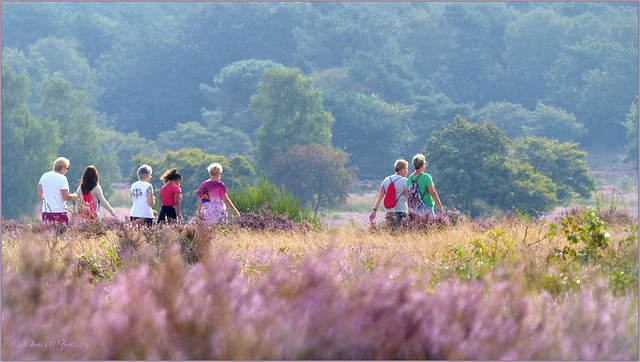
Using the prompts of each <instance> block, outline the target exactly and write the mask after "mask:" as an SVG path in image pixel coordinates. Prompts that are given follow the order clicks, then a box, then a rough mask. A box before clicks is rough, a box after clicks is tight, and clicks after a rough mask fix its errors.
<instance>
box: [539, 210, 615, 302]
mask: <svg viewBox="0 0 640 362" xmlns="http://www.w3.org/2000/svg"><path fill="white" fill-rule="evenodd" d="M549 227H550V231H549V233H548V234H547V236H548V237H554V236H561V237H563V238H565V239H564V240H566V242H567V244H565V245H564V247H562V245H561V246H560V247H555V248H554V249H553V250H552V251H551V253H550V254H549V256H548V257H547V262H548V263H549V264H553V265H554V266H555V267H556V268H557V270H556V271H555V272H552V273H550V274H545V275H543V276H542V279H543V285H542V287H543V288H544V289H546V290H548V291H549V292H551V293H553V294H555V295H557V294H559V293H561V292H565V291H567V290H573V291H577V290H579V289H580V286H581V284H584V282H585V279H587V277H586V276H584V275H583V276H581V275H580V270H581V266H582V265H583V264H584V263H586V262H602V261H604V260H603V259H604V257H605V255H604V250H605V249H607V248H608V247H609V233H607V232H606V230H607V226H606V225H605V224H604V222H603V221H602V220H600V218H598V217H597V216H596V212H595V211H594V210H590V209H586V208H584V209H583V212H582V213H581V214H579V213H570V214H569V215H566V216H565V217H564V218H562V220H561V221H560V225H558V224H549ZM616 273H618V275H617V274H616ZM616 275H617V276H616ZM620 277H621V275H619V272H617V271H616V270H615V269H614V270H613V272H612V275H611V277H610V278H613V279H614V280H615V279H616V278H618V281H617V282H621V278H620ZM613 283H616V282H615V281H614V282H613Z"/></svg>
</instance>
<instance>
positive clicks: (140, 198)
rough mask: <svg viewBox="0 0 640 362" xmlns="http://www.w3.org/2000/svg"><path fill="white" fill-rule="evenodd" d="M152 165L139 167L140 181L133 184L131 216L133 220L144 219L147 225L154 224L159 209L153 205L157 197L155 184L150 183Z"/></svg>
mask: <svg viewBox="0 0 640 362" xmlns="http://www.w3.org/2000/svg"><path fill="white" fill-rule="evenodd" d="M152 172H153V170H152V169H151V166H149V165H147V164H144V165H142V166H140V168H138V181H136V182H134V183H133V185H131V190H130V192H131V201H132V202H133V205H132V206H131V213H130V214H129V216H130V217H129V218H130V219H131V221H136V220H142V222H143V223H145V224H146V225H149V226H151V225H153V220H154V218H155V216H156V214H157V211H155V210H153V209H152V207H153V205H154V204H155V203H156V197H155V196H154V194H153V185H151V184H150V183H149V181H150V180H151V173H152Z"/></svg>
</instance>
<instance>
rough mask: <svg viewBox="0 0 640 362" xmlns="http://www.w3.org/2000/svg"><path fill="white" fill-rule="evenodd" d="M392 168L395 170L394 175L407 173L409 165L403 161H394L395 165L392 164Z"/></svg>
mask: <svg viewBox="0 0 640 362" xmlns="http://www.w3.org/2000/svg"><path fill="white" fill-rule="evenodd" d="M394 167H395V169H396V173H401V172H405V173H406V171H409V169H408V167H409V163H408V162H407V161H405V160H403V159H399V160H397V161H396V163H395V164H394Z"/></svg>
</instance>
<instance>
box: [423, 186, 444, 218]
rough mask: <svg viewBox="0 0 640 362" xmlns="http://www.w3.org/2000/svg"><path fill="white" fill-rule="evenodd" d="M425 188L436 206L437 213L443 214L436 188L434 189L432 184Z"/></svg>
mask: <svg viewBox="0 0 640 362" xmlns="http://www.w3.org/2000/svg"><path fill="white" fill-rule="evenodd" d="M427 188H428V189H429V194H430V195H431V197H432V198H433V201H435V202H436V205H438V212H443V211H444V209H443V208H442V203H441V202H440V197H439V196H438V193H437V192H436V188H435V186H433V183H431V185H429V186H427Z"/></svg>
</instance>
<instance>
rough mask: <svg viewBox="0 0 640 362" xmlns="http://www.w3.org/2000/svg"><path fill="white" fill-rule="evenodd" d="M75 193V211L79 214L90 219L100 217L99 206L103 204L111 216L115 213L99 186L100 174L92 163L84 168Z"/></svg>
mask: <svg viewBox="0 0 640 362" xmlns="http://www.w3.org/2000/svg"><path fill="white" fill-rule="evenodd" d="M76 193H77V194H78V201H77V203H76V212H77V213H78V214H79V215H81V216H83V217H88V218H90V219H93V218H96V217H97V218H100V217H101V215H100V208H101V206H104V208H105V209H107V211H109V212H110V213H111V215H112V216H115V215H116V213H115V211H113V208H112V207H111V205H109V202H107V200H106V199H105V198H104V194H103V193H102V187H100V175H99V174H98V170H97V169H96V167H95V166H94V165H90V166H87V168H85V169H84V173H83V174H82V179H81V180H80V186H78V190H77V191H76Z"/></svg>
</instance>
